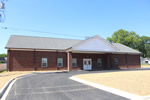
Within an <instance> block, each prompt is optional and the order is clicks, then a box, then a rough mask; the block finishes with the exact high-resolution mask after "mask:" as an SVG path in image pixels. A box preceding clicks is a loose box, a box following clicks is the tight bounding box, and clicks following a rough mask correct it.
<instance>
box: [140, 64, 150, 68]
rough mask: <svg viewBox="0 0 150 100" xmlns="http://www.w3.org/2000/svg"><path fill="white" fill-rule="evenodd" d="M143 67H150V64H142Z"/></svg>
mask: <svg viewBox="0 0 150 100" xmlns="http://www.w3.org/2000/svg"><path fill="white" fill-rule="evenodd" d="M141 67H149V68H150V65H148V64H141Z"/></svg>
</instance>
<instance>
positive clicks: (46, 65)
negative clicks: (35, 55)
mask: <svg viewBox="0 0 150 100" xmlns="http://www.w3.org/2000/svg"><path fill="white" fill-rule="evenodd" d="M43 59H46V66H43ZM47 62H48V59H47V58H42V63H41V66H42V68H46V67H47V66H48V63H47Z"/></svg>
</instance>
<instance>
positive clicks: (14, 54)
mask: <svg viewBox="0 0 150 100" xmlns="http://www.w3.org/2000/svg"><path fill="white" fill-rule="evenodd" d="M69 56H70V58H77V67H72V68H71V69H72V70H82V69H83V59H84V58H91V59H92V69H93V70H101V69H109V68H119V69H121V68H139V67H140V56H139V55H131V54H82V53H70V55H69ZM42 58H47V59H48V67H47V68H42V67H41V60H42ZM57 58H63V67H57ZM98 58H101V59H102V66H101V67H98V66H97V59H98ZM114 58H118V60H119V64H118V65H116V64H114ZM69 62H70V66H71V65H72V61H71V59H70V60H69ZM7 67H8V68H9V70H10V71H25V70H26V71H27V70H31V71H32V70H62V69H65V70H67V69H68V68H67V53H65V52H64V53H63V52H46V51H35V52H34V51H14V50H13V51H12V50H11V51H8V66H7Z"/></svg>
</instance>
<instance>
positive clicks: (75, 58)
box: [72, 58, 77, 67]
mask: <svg viewBox="0 0 150 100" xmlns="http://www.w3.org/2000/svg"><path fill="white" fill-rule="evenodd" d="M73 59H75V60H76V66H72V67H77V58H72V60H73ZM72 64H73V63H72Z"/></svg>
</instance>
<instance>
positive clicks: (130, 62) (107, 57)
mask: <svg viewBox="0 0 150 100" xmlns="http://www.w3.org/2000/svg"><path fill="white" fill-rule="evenodd" d="M72 58H77V67H76V68H72V69H73V70H82V69H83V59H84V58H91V59H92V69H93V70H101V69H111V68H113V69H122V68H140V67H141V66H140V55H132V54H80V53H73V54H72ZM98 58H101V59H102V67H98V66H97V59H98ZM114 58H118V64H114Z"/></svg>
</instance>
